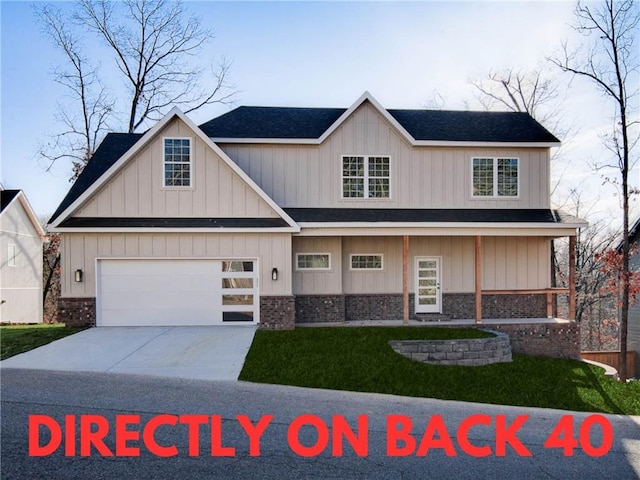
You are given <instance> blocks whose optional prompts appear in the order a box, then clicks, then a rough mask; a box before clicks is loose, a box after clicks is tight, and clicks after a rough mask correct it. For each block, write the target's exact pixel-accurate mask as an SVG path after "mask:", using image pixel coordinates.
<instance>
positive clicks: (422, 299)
mask: <svg viewBox="0 0 640 480" xmlns="http://www.w3.org/2000/svg"><path fill="white" fill-rule="evenodd" d="M415 272H416V283H415V291H416V313H442V307H441V305H442V293H441V292H442V291H441V289H440V258H439V257H416V270H415Z"/></svg>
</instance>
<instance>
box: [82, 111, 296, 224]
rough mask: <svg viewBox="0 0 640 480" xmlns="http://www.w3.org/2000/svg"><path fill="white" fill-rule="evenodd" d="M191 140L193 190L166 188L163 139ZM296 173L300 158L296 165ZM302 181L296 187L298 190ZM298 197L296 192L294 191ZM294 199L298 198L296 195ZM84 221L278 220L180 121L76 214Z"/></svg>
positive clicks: (163, 132)
mask: <svg viewBox="0 0 640 480" xmlns="http://www.w3.org/2000/svg"><path fill="white" fill-rule="evenodd" d="M172 136H173V137H189V138H191V142H192V143H191V145H192V188H182V189H175V188H165V187H164V185H163V175H164V174H163V171H164V163H163V137H172ZM291 163H292V165H291V166H292V167H293V168H294V169H295V167H296V165H295V159H294V160H292V162H291ZM296 185H297V182H295V183H294V186H296ZM292 192H293V191H292ZM292 195H294V196H295V194H294V193H292ZM75 215H76V216H78V217H96V216H100V217H277V216H278V215H277V213H276V212H274V211H273V209H272V208H271V207H270V206H269V205H268V204H267V203H266V202H265V201H264V200H263V199H262V198H260V196H259V195H258V194H257V193H255V192H254V191H253V190H252V189H251V188H250V187H249V186H248V185H247V184H246V183H245V182H244V181H243V180H242V179H241V178H240V176H239V175H237V174H236V173H235V172H233V170H231V168H230V167H229V166H228V165H226V164H225V163H224V161H222V159H221V158H220V157H219V156H218V155H216V153H215V152H214V151H213V150H211V149H210V148H209V147H208V146H207V145H206V144H205V143H204V142H203V141H202V140H200V139H199V138H198V137H196V136H195V135H194V134H193V132H192V131H191V130H190V129H189V128H188V127H187V126H186V125H185V124H184V123H183V122H182V121H181V120H174V121H173V122H171V123H170V124H169V125H167V127H166V128H165V129H164V130H162V131H161V132H160V133H159V134H158V136H157V137H156V138H154V139H153V140H152V141H151V142H150V143H149V144H148V145H147V146H146V147H145V148H143V149H142V150H141V151H140V152H139V153H138V154H137V155H136V156H135V157H134V158H132V159H131V160H130V161H129V162H128V163H127V165H126V166H125V167H124V168H123V169H122V170H121V171H120V172H118V173H117V174H116V175H115V176H114V177H113V178H112V179H111V180H110V181H109V182H108V183H107V184H106V185H104V186H103V187H102V188H101V189H100V191H98V192H97V193H96V194H95V195H94V196H93V197H92V198H91V199H90V200H88V201H87V202H86V203H85V204H84V206H83V207H82V208H81V209H80V210H79V211H77V212H76V213H75Z"/></svg>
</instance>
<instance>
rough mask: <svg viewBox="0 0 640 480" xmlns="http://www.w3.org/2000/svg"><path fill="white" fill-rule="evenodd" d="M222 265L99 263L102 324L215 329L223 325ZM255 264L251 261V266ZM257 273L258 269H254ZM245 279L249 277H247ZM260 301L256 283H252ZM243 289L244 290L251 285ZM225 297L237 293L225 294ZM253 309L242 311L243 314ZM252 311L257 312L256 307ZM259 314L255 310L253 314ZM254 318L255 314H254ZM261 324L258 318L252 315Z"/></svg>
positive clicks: (219, 262) (193, 262)
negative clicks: (217, 325) (213, 325)
mask: <svg viewBox="0 0 640 480" xmlns="http://www.w3.org/2000/svg"><path fill="white" fill-rule="evenodd" d="M223 262H224V261H223V260H154V259H149V260H146V259H145V260H139V259H130V260H108V259H105V260H99V262H98V277H99V278H98V292H97V295H98V307H99V315H98V325H99V326H128V325H130V326H137V325H140V326H146V325H212V324H221V323H223V310H225V308H226V307H223V305H222V303H223V301H222V299H223V288H222V286H223V279H222V277H223V275H224V276H227V275H233V274H230V273H229V272H225V273H223V272H222V265H223ZM252 262H253V261H248V263H252ZM252 270H255V271H256V272H255V273H254V274H251V273H249V274H248V275H257V268H252ZM241 275H247V273H243V274H241ZM232 281H233V282H238V281H239V282H243V283H245V284H247V285H255V286H256V288H255V289H254V290H253V291H246V292H245V291H242V293H243V294H249V295H250V294H253V295H255V296H256V298H257V293H258V292H257V279H255V278H254V279H253V280H251V281H249V282H247V280H245V279H234V280H232ZM247 285H243V286H247ZM225 293H226V294H229V293H236V292H233V291H232V292H229V291H225ZM247 308H249V309H251V308H252V307H251V306H243V309H245V310H246V309H247ZM253 308H257V307H256V305H255V304H254V305H253ZM255 312H257V310H255ZM252 315H253V313H252ZM253 318H255V321H256V322H257V313H256V315H253Z"/></svg>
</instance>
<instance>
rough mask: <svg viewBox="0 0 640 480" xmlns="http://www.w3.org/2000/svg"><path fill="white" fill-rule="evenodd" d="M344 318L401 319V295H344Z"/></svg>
mask: <svg viewBox="0 0 640 480" xmlns="http://www.w3.org/2000/svg"><path fill="white" fill-rule="evenodd" d="M344 319H345V320H346V321H354V320H399V319H402V295H399V294H371V295H345V296H344Z"/></svg>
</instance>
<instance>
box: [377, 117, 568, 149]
mask: <svg viewBox="0 0 640 480" xmlns="http://www.w3.org/2000/svg"><path fill="white" fill-rule="evenodd" d="M387 111H388V112H389V113H390V114H391V116H392V117H393V118H395V119H396V120H397V121H398V123H400V125H402V126H403V127H404V128H405V130H407V131H408V132H409V134H410V135H411V136H412V137H413V138H415V139H416V140H435V141H437V140H440V141H452V142H533V143H537V142H541V143H546V142H559V140H558V139H557V138H556V137H554V136H553V135H552V134H551V133H549V132H548V131H547V130H546V129H545V128H544V127H543V126H542V125H540V124H539V123H538V122H536V121H535V120H534V119H533V118H532V117H531V116H530V115H529V114H528V113H522V112H468V111H452V110H387Z"/></svg>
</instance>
